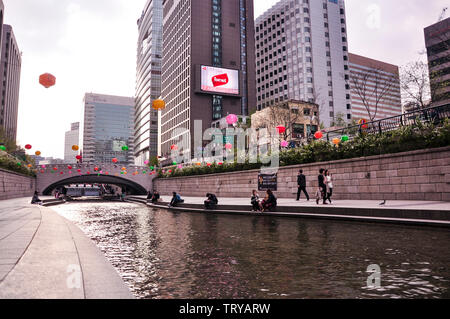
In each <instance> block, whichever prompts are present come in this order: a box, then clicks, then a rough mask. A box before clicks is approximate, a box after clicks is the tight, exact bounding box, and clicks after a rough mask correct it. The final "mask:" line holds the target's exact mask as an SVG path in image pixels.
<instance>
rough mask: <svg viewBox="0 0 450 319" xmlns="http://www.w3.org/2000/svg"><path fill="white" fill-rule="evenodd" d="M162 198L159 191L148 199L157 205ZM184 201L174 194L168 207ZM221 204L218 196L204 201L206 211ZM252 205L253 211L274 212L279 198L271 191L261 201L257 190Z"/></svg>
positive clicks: (210, 195)
mask: <svg viewBox="0 0 450 319" xmlns="http://www.w3.org/2000/svg"><path fill="white" fill-rule="evenodd" d="M160 198H161V196H160V195H159V193H158V192H157V191H155V192H153V193H151V192H149V194H148V196H147V199H148V200H151V201H152V203H157V202H158V201H159V199H160ZM183 203H184V199H182V198H181V196H180V195H179V194H177V193H176V192H173V193H172V199H171V201H170V204H169V205H168V207H177V206H178V204H183ZM218 203H219V200H218V199H217V196H216V195H215V194H211V193H208V194H206V200H205V201H204V207H205V209H216V208H217V204H218ZM251 204H252V211H254V212H256V211H260V212H266V211H274V210H275V208H276V207H277V198H276V197H275V195H274V194H273V192H272V191H271V190H270V189H269V190H267V192H266V197H264V199H263V200H260V199H259V194H258V193H257V191H256V190H254V191H253V192H252V198H251Z"/></svg>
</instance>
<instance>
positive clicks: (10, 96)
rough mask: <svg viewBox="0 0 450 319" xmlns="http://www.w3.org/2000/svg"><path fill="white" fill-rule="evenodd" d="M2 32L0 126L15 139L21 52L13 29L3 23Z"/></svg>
mask: <svg viewBox="0 0 450 319" xmlns="http://www.w3.org/2000/svg"><path fill="white" fill-rule="evenodd" d="M2 34H3V35H2V43H1V48H2V50H1V59H0V83H1V87H2V89H1V113H0V126H2V127H3V128H4V130H5V133H6V136H7V137H8V138H9V139H11V140H14V141H15V140H16V136H17V116H18V110H19V88H20V71H21V67H22V54H21V52H20V51H19V48H18V46H17V42H16V38H15V36H14V32H13V29H12V27H11V26H10V25H7V24H4V25H3V28H2Z"/></svg>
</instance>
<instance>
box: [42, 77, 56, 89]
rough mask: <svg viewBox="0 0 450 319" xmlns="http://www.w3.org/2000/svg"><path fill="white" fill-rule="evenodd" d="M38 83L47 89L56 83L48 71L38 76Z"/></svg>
mask: <svg viewBox="0 0 450 319" xmlns="http://www.w3.org/2000/svg"><path fill="white" fill-rule="evenodd" d="M39 83H40V84H41V85H43V86H44V87H45V88H46V89H48V88H49V87H52V86H54V85H55V84H56V78H55V76H53V75H52V74H50V73H44V74H42V75H41V76H40V77H39Z"/></svg>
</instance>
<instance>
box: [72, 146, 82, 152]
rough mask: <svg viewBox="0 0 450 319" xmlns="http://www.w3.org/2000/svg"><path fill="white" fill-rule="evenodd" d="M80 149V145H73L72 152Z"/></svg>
mask: <svg viewBox="0 0 450 319" xmlns="http://www.w3.org/2000/svg"><path fill="white" fill-rule="evenodd" d="M79 149H80V147H79V146H78V145H73V146H72V150H74V151H78V150H79Z"/></svg>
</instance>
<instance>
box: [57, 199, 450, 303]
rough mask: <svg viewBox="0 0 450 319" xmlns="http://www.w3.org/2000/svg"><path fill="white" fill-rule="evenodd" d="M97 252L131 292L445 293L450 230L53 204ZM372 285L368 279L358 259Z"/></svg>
mask: <svg viewBox="0 0 450 319" xmlns="http://www.w3.org/2000/svg"><path fill="white" fill-rule="evenodd" d="M53 209H54V210H56V211H58V212H59V213H60V214H61V215H62V216H64V217H66V218H68V219H69V220H71V221H73V222H74V223H75V224H76V225H78V226H79V227H80V228H81V229H82V230H83V231H84V232H85V233H86V234H87V236H89V237H90V238H91V239H92V240H93V241H94V242H95V243H96V244H97V245H98V247H99V248H100V249H101V250H102V251H103V252H104V253H105V255H106V257H107V258H108V259H109V261H110V262H111V263H112V264H113V265H114V267H115V268H116V269H117V271H118V272H119V273H120V275H121V276H122V278H123V279H124V280H125V282H126V283H127V284H128V285H129V287H130V289H131V290H132V291H133V293H134V294H135V295H136V297H138V298H450V266H449V262H450V231H448V230H446V229H433V228H418V227H406V226H393V225H382V224H361V223H346V222H335V221H311V220H306V219H290V218H289V219H286V218H284V219H283V218H272V217H260V216H255V217H253V216H250V217H246V216H223V215H220V216H219V215H203V214H186V213H183V214H180V213H172V212H169V211H165V210H155V209H151V208H147V207H145V206H144V205H139V204H130V203H74V204H66V205H63V206H57V207H55V208H53ZM371 264H378V265H379V266H380V268H381V288H378V289H370V288H367V278H368V276H369V275H370V273H367V272H366V271H367V267H368V266H369V265H371Z"/></svg>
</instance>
